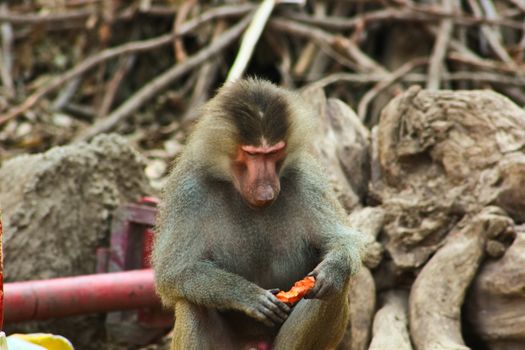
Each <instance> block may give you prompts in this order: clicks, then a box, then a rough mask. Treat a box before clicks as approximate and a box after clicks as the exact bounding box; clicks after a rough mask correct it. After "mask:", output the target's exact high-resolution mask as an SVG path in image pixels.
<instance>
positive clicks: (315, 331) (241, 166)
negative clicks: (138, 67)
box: [153, 79, 363, 350]
mask: <svg viewBox="0 0 525 350" xmlns="http://www.w3.org/2000/svg"><path fill="white" fill-rule="evenodd" d="M316 127H317V126H316V118H315V116H314V115H313V114H312V112H311V110H309V109H308V108H307V107H306V106H305V102H304V101H302V100H301V98H300V97H299V95H297V94H295V93H293V92H290V91H287V90H285V89H282V88H279V87H277V86H275V85H272V84H271V83H269V82H266V81H262V80H257V79H247V80H239V81H236V82H232V83H227V84H226V85H225V86H223V87H222V88H221V89H220V90H219V91H218V93H217V95H216V96H215V97H214V98H213V99H211V100H210V101H209V102H208V103H207V104H206V105H205V106H204V107H203V108H202V110H201V117H200V120H199V122H198V123H197V125H196V127H195V129H194V131H193V133H192V134H191V135H190V137H189V140H188V142H187V145H186V147H185V149H184V151H183V153H182V155H181V156H180V158H179V159H178V160H177V163H176V165H175V167H174V169H173V171H172V172H171V174H170V177H169V180H168V182H167V185H166V187H165V189H164V196H163V200H162V204H161V210H160V214H159V217H158V226H157V234H156V241H155V245H154V250H153V266H154V270H155V283H156V288H157V291H158V293H159V295H160V296H161V299H162V301H163V303H164V304H165V305H167V306H170V307H174V309H175V328H174V338H173V343H172V349H181V350H182V349H184V350H186V349H199V350H200V349H245V348H247V347H248V346H252V347H253V346H257V345H253V344H261V343H262V344H272V345H271V346H272V348H273V349H277V350H278V349H286V350H290V349H301V350H304V349H326V348H330V347H334V346H336V345H337V343H338V342H339V341H340V339H341V337H342V336H343V333H344V330H345V329H346V323H347V322H348V312H349V311H348V301H347V292H348V288H349V279H350V276H351V275H352V274H354V273H356V271H357V270H358V268H359V266H360V264H361V253H362V250H363V243H362V239H361V237H360V234H359V232H357V231H355V230H352V229H351V228H349V226H348V224H347V222H346V214H345V212H344V210H343V209H342V207H341V206H340V204H339V203H338V202H337V200H336V199H335V195H334V193H333V192H332V189H331V188H330V185H329V183H328V181H327V177H326V175H324V174H323V172H322V170H321V169H320V166H319V165H318V163H317V161H316V160H315V159H314V157H313V156H312V155H311V151H310V148H311V143H312V139H313V137H312V135H313V132H315V128H316ZM306 275H312V276H314V277H315V278H316V281H315V286H314V287H313V289H312V290H311V291H310V292H309V293H308V294H307V295H306V297H305V298H304V299H302V300H301V301H299V302H298V303H297V304H296V305H295V306H293V307H291V306H289V305H287V304H285V303H282V302H281V301H279V300H278V299H277V298H276V297H275V295H274V294H273V293H272V290H274V289H280V290H288V289H289V288H290V287H291V286H292V285H293V284H294V282H295V281H297V280H300V279H302V278H303V277H304V276H306Z"/></svg>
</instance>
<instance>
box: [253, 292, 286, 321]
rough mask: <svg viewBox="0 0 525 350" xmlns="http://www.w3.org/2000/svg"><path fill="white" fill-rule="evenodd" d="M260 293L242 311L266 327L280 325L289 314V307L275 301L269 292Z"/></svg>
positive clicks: (274, 297)
mask: <svg viewBox="0 0 525 350" xmlns="http://www.w3.org/2000/svg"><path fill="white" fill-rule="evenodd" d="M261 291H262V292H261V293H259V294H257V295H256V296H255V297H254V298H253V299H254V300H251V301H250V302H249V304H247V305H245V306H244V308H243V311H244V312H245V313H246V314H247V315H248V316H250V317H253V318H255V319H256V320H259V321H261V322H262V323H264V324H265V325H267V326H268V327H274V326H276V325H280V324H282V323H283V322H284V321H286V319H287V318H288V315H289V314H290V311H291V309H290V307H289V306H288V305H286V304H285V303H283V302H282V301H280V300H279V299H277V297H276V296H275V295H273V294H272V293H271V291H268V290H261Z"/></svg>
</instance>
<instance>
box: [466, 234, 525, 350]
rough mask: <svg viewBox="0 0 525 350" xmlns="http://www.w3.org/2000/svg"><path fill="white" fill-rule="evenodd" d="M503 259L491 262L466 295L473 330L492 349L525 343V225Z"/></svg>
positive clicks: (514, 349) (511, 349)
mask: <svg viewBox="0 0 525 350" xmlns="http://www.w3.org/2000/svg"><path fill="white" fill-rule="evenodd" d="M516 231H517V232H516V239H515V240H514V242H513V243H512V245H511V246H510V247H509V249H508V250H507V252H506V253H505V255H504V256H503V257H502V258H501V259H500V260H493V261H490V262H487V263H486V264H485V265H484V266H482V267H481V269H480V271H479V274H478V276H477V277H476V279H475V281H474V282H473V284H472V288H471V290H470V293H469V294H468V297H467V299H466V309H467V315H466V318H467V320H468V323H469V325H470V327H471V328H472V332H473V333H474V334H476V335H477V336H478V337H479V339H480V341H481V342H482V343H483V344H485V346H486V348H487V349H490V350H503V349H508V350H518V349H523V347H524V344H525V318H524V317H523V315H525V269H524V266H525V227H524V226H521V227H518V228H517V229H516Z"/></svg>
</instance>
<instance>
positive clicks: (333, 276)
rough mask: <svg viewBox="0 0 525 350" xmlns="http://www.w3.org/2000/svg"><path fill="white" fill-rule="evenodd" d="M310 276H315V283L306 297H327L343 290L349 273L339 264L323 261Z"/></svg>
mask: <svg viewBox="0 0 525 350" xmlns="http://www.w3.org/2000/svg"><path fill="white" fill-rule="evenodd" d="M308 276H314V277H315V285H314V287H313V288H312V289H311V290H310V291H309V292H308V293H307V294H306V295H305V299H326V298H329V297H331V296H333V295H335V294H337V293H338V292H339V291H341V290H342V288H343V285H344V282H345V279H346V278H348V277H347V276H348V273H346V272H345V271H344V269H340V268H338V267H337V264H334V263H331V262H328V261H322V262H321V263H320V264H319V265H317V267H316V268H315V269H314V270H313V271H312V272H310V273H309V274H308Z"/></svg>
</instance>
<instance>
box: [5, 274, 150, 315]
mask: <svg viewBox="0 0 525 350" xmlns="http://www.w3.org/2000/svg"><path fill="white" fill-rule="evenodd" d="M158 306H160V300H159V298H158V297H157V295H156V294H155V288H154V284H153V271H152V270H151V269H145V270H132V271H125V272H113V273H103V274H96V275H85V276H75V277H65V278H55V279H49V280H39V281H24V282H13V283H6V284H4V307H5V310H4V311H5V322H8V323H9V322H21V321H29V320H43V319H48V318H55V317H64V316H71V315H80V314H86V313H96V312H108V311H116V310H127V309H138V308H143V307H158Z"/></svg>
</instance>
